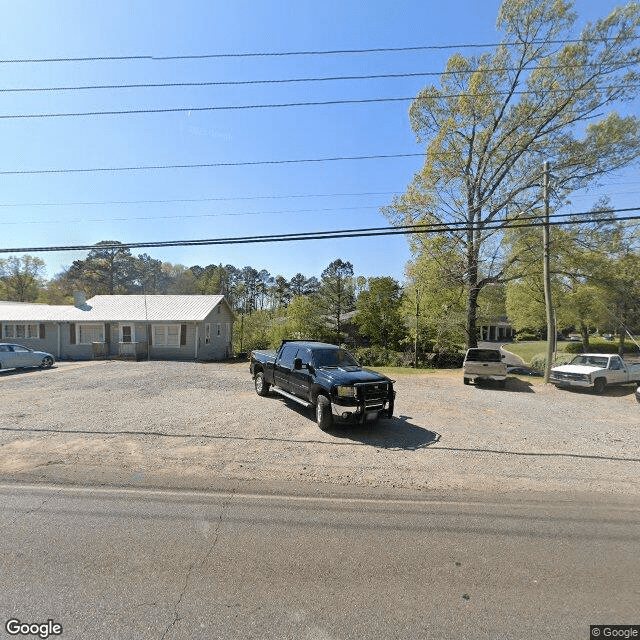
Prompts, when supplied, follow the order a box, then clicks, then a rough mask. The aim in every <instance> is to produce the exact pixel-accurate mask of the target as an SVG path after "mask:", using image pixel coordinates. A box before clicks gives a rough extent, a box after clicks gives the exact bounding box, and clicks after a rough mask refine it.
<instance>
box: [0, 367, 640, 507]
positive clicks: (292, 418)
mask: <svg viewBox="0 0 640 640" xmlns="http://www.w3.org/2000/svg"><path fill="white" fill-rule="evenodd" d="M396 390H397V400H396V412H395V417H394V419H392V420H382V421H380V422H379V423H377V424H374V425H367V426H365V427H340V428H335V429H333V430H332V431H331V432H329V433H324V432H322V431H320V430H319V429H318V427H317V426H316V424H315V422H314V421H313V413H312V412H311V411H305V410H303V409H302V408H301V407H300V406H299V405H297V404H295V403H291V402H289V401H287V400H284V399H283V398H281V397H279V396H271V397H267V398H260V397H258V396H257V395H256V394H255V392H254V390H253V385H252V381H251V377H250V375H249V372H248V365H247V364H246V363H240V364H226V363H213V364H199V363H170V362H139V363H131V362H115V361H109V362H91V363H62V364H61V365H60V366H57V367H56V368H54V369H51V370H49V371H38V370H35V371H29V372H15V373H13V372H0V480H5V481H17V480H20V481H47V482H83V483H87V482H88V483H96V484H102V483H104V484H120V485H131V486H172V487H189V488H205V487H210V486H213V485H214V484H215V483H219V482H220V480H221V479H222V480H225V479H226V480H242V481H258V482H260V481H284V482H286V481H291V480H294V481H304V482H311V483H324V484H332V485H336V486H337V485H340V486H346V485H356V486H366V487H383V488H385V487H386V488H393V487H395V488H411V489H417V490H421V491H429V490H432V489H437V490H451V491H460V490H463V491H484V490H491V491H498V492H500V491H504V492H506V491H525V492H530V491H548V490H553V491H566V492H569V493H571V492H582V491H588V492H591V491H597V492H603V493H610V494H618V495H640V482H639V481H638V478H639V477H640V436H639V427H640V405H638V404H637V403H636V402H635V399H634V397H633V389H632V388H631V387H623V388H620V389H612V390H609V391H608V392H607V394H606V395H604V396H596V395H593V394H591V393H587V392H569V391H561V390H557V389H555V388H554V387H552V386H546V385H543V384H540V383H539V382H538V381H531V382H530V381H522V380H519V379H517V378H510V379H509V380H508V383H507V389H506V390H500V389H497V388H492V387H489V386H487V387H475V386H468V387H466V386H463V384H462V380H461V374H460V372H459V371H453V372H439V373H431V374H423V375H405V376H398V379H397V382H396Z"/></svg>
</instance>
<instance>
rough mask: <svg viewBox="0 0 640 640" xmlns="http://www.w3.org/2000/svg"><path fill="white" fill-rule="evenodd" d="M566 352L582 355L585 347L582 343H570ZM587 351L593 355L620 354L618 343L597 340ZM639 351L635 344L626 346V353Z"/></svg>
mask: <svg viewBox="0 0 640 640" xmlns="http://www.w3.org/2000/svg"><path fill="white" fill-rule="evenodd" d="M564 350H565V351H566V352H567V353H582V352H583V351H584V347H583V346H582V342H570V343H569V344H568V345H567V346H566V347H565V349H564ZM587 350H588V351H590V352H591V353H618V343H617V342H605V341H602V342H601V341H599V340H596V341H594V342H592V343H590V344H589V348H588V349H587ZM637 350H638V347H636V345H635V344H632V343H631V344H630V343H628V342H627V343H625V345H624V353H635V352H637Z"/></svg>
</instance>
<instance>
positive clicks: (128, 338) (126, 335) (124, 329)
mask: <svg viewBox="0 0 640 640" xmlns="http://www.w3.org/2000/svg"><path fill="white" fill-rule="evenodd" d="M120 342H133V327H132V326H131V325H130V324H121V325H120Z"/></svg>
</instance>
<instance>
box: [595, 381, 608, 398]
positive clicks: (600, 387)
mask: <svg viewBox="0 0 640 640" xmlns="http://www.w3.org/2000/svg"><path fill="white" fill-rule="evenodd" d="M606 386H607V381H606V379H605V378H596V379H595V380H594V381H593V390H594V391H595V392H596V393H597V394H598V395H601V394H602V393H604V389H605V387H606Z"/></svg>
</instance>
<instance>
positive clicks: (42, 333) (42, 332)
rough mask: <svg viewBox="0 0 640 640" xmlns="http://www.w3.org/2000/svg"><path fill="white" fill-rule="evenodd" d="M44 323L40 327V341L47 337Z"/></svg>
mask: <svg viewBox="0 0 640 640" xmlns="http://www.w3.org/2000/svg"><path fill="white" fill-rule="evenodd" d="M44 331H45V330H44V322H43V323H42V324H41V325H40V340H44V338H45V335H44Z"/></svg>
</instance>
